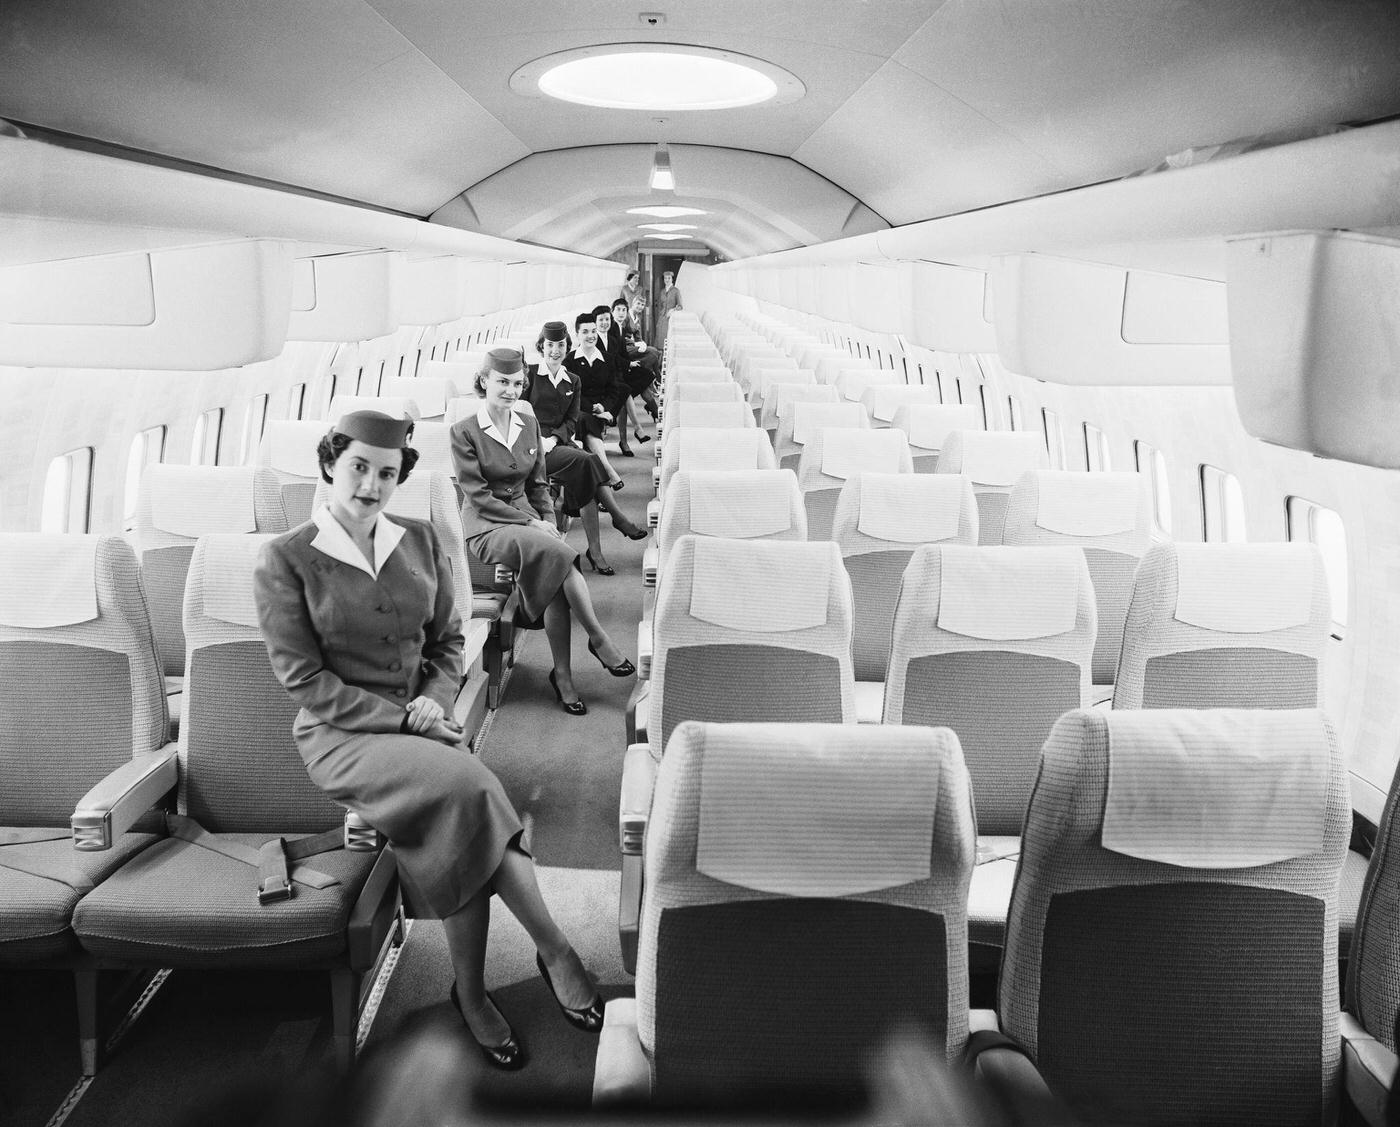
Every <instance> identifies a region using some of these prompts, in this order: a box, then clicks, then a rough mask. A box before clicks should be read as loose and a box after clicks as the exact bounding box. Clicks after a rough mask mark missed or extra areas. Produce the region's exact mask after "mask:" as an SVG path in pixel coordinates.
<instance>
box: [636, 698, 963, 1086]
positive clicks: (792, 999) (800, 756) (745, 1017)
mask: <svg viewBox="0 0 1400 1127" xmlns="http://www.w3.org/2000/svg"><path fill="white" fill-rule="evenodd" d="M975 853H976V843H975V840H974V838H973V830H972V803H971V797H970V794H969V791H968V782H967V771H966V769H965V767H964V766H963V763H962V756H961V754H960V753H959V750H958V742H957V737H956V736H954V735H953V733H951V732H949V731H948V730H947V729H930V728H904V729H900V728H869V727H861V728H859V729H856V728H853V727H840V726H835V725H829V724H697V723H685V724H682V725H681V726H680V727H679V728H677V729H676V732H675V734H674V735H673V736H672V738H671V740H670V742H669V744H668V745H667V748H666V755H665V758H664V759H663V760H662V762H661V767H660V770H659V773H658V776H657V780H656V790H655V797H654V799H653V801H652V808H651V819H650V823H649V827H648V829H647V836H646V858H645V869H646V887H645V891H644V893H643V900H642V913H641V921H640V934H639V941H638V957H637V1018H638V1022H637V1030H638V1035H639V1039H640V1041H641V1045H642V1049H643V1051H644V1052H645V1053H646V1054H647V1056H648V1057H649V1058H650V1059H651V1063H652V1077H653V1084H652V1096H653V1099H654V1100H656V1101H659V1102H662V1103H672V1102H673V1103H682V1104H687V1105H694V1104H695V1103H697V1102H701V1103H710V1102H714V1101H716V1100H718V1101H720V1102H723V1103H725V1104H728V1105H729V1106H731V1107H736V1106H740V1105H746V1104H747V1105H752V1104H756V1103H758V1102H765V1103H766V1104H768V1105H769V1106H771V1105H772V1103H773V1101H774V1100H777V1101H779V1102H780V1103H781V1104H782V1105H784V1106H789V1107H791V1106H792V1104H793V1102H794V1101H798V1102H800V1104H801V1106H810V1104H811V1101H814V1100H818V1099H837V1100H840V1099H843V1098H852V1099H857V1100H858V1099H859V1097H860V1095H861V1093H862V1092H863V1090H864V1086H863V1085H862V1083H861V1072H862V1069H863V1068H864V1067H866V1065H867V1063H868V1058H869V1056H870V1054H871V1053H872V1052H873V1051H875V1050H877V1049H878V1048H879V1047H880V1045H881V1043H882V1041H883V1040H884V1038H886V1037H887V1036H888V1035H889V1033H890V1030H891V1029H892V1028H893V1027H895V1026H897V1025H898V1024H900V1023H901V1022H902V1021H908V1022H910V1023H913V1024H915V1025H917V1026H918V1027H919V1029H920V1030H921V1031H922V1033H923V1034H924V1035H925V1036H927V1037H929V1038H931V1039H932V1042H933V1044H934V1045H935V1046H936V1047H937V1052H938V1054H939V1055H940V1056H942V1057H943V1059H944V1060H946V1062H947V1063H948V1064H949V1065H952V1064H953V1062H954V1061H956V1060H957V1059H958V1057H959V1055H960V1054H961V1053H962V1051H963V1048H964V1046H965V1044H966V1041H967V1022H968V1012H967V1010H968V1000H967V908H966V904H967V892H968V886H969V884H970V881H971V874H972V865H973V860H974V857H975Z"/></svg>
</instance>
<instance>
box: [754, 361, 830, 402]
mask: <svg viewBox="0 0 1400 1127" xmlns="http://www.w3.org/2000/svg"><path fill="white" fill-rule="evenodd" d="M816 382H817V373H816V372H813V371H810V370H804V369H801V368H777V367H774V368H768V367H763V368H759V369H758V370H757V371H756V372H754V391H756V392H757V393H758V394H759V395H764V394H766V393H767V392H768V390H769V388H771V387H772V385H773V384H776V383H791V384H802V385H805V384H815V383H816Z"/></svg>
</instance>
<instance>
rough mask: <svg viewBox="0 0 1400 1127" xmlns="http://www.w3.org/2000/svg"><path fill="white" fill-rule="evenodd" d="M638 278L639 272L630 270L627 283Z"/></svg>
mask: <svg viewBox="0 0 1400 1127" xmlns="http://www.w3.org/2000/svg"><path fill="white" fill-rule="evenodd" d="M636 276H637V272H636V271H635V270H629V271H627V281H629V282H630V281H631V280H632V279H633V278H635V277H636Z"/></svg>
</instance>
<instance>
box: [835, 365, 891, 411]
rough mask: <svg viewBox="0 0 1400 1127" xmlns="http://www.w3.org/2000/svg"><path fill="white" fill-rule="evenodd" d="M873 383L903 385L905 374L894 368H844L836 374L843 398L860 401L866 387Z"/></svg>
mask: <svg viewBox="0 0 1400 1127" xmlns="http://www.w3.org/2000/svg"><path fill="white" fill-rule="evenodd" d="M872 384H891V385H895V386H902V385H903V384H904V374H903V373H902V372H896V371H895V370H894V369H893V368H842V369H841V371H840V372H839V373H837V376H836V390H837V391H839V392H840V393H841V398H842V399H849V400H851V401H852V402H854V403H859V402H860V398H861V396H862V395H864V394H865V389H866V388H867V387H870V386H871V385H872Z"/></svg>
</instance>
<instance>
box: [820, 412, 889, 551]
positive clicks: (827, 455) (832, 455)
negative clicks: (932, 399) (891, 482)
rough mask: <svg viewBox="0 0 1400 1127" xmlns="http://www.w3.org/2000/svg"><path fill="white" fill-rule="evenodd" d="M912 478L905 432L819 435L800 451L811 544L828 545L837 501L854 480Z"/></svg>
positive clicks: (834, 430) (829, 431)
mask: <svg viewBox="0 0 1400 1127" xmlns="http://www.w3.org/2000/svg"><path fill="white" fill-rule="evenodd" d="M862 410H863V408H862ZM913 472H914V463H913V462H912V461H911V460H910V457H909V441H908V439H906V438H905V437H904V432H903V431H898V430H889V429H886V430H871V429H869V428H857V429H854V430H853V429H851V428H849V427H830V428H826V427H824V428H822V429H820V430H818V431H817V432H816V433H815V434H813V435H812V437H811V438H810V439H809V440H808V442H807V443H806V444H805V445H804V446H803V447H802V456H801V457H800V458H799V459H798V462H797V485H798V488H800V489H801V490H802V499H803V501H804V503H805V504H806V506H807V538H808V539H809V540H827V539H830V537H831V525H832V518H833V517H834V516H835V513H836V501H837V498H839V497H840V496H841V488H842V486H843V485H845V483H846V481H847V480H848V479H849V478H850V476H851V475H852V474H857V473H880V474H890V473H894V474H912V473H913Z"/></svg>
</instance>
